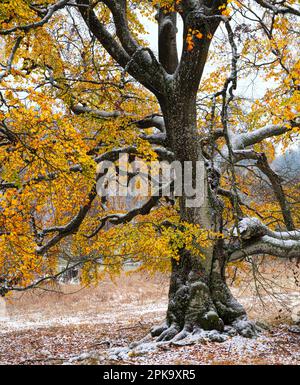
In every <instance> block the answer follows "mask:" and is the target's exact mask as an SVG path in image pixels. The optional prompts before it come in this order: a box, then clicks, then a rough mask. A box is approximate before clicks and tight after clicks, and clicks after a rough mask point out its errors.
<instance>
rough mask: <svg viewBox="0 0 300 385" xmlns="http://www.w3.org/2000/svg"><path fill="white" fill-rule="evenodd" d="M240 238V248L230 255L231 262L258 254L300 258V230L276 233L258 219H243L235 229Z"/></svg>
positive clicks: (235, 233)
mask: <svg viewBox="0 0 300 385" xmlns="http://www.w3.org/2000/svg"><path fill="white" fill-rule="evenodd" d="M233 234H234V235H235V236H238V235H239V236H240V238H241V240H242V242H241V244H240V247H239V248H238V249H236V250H234V251H233V252H231V254H230V261H235V260H238V259H243V258H245V257H247V256H252V255H257V254H269V255H273V256H277V257H280V258H299V257H300V230H295V231H274V230H271V229H269V228H268V227H267V226H266V225H264V224H263V223H262V222H261V221H259V220H258V219H257V218H243V219H242V220H241V221H240V222H239V225H238V230H237V229H234V233H233Z"/></svg>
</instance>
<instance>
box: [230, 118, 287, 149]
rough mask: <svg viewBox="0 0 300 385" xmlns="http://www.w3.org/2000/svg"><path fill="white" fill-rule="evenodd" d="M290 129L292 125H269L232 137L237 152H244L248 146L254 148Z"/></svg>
mask: <svg viewBox="0 0 300 385" xmlns="http://www.w3.org/2000/svg"><path fill="white" fill-rule="evenodd" d="M290 129H291V124H290V123H286V125H285V124H282V125H275V124H271V125H267V126H265V127H262V128H259V129H257V130H255V131H250V132H247V133H243V134H237V135H233V136H232V137H231V142H232V146H233V148H234V149H235V150H242V149H244V148H246V147H248V146H252V145H253V144H256V143H259V142H261V141H262V140H264V139H266V138H270V137H272V136H278V135H282V134H284V133H285V132H287V131H289V130H290Z"/></svg>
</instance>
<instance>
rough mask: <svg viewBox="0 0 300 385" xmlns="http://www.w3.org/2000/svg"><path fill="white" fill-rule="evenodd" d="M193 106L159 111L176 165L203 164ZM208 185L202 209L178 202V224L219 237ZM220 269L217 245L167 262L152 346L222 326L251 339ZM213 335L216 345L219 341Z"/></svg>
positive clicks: (186, 101) (190, 102)
mask: <svg viewBox="0 0 300 385" xmlns="http://www.w3.org/2000/svg"><path fill="white" fill-rule="evenodd" d="M195 106H196V103H195V99H194V98H189V97H188V98H182V96H181V97H179V99H176V100H175V101H174V100H173V101H172V102H170V103H168V105H167V106H166V108H162V110H163V111H165V122H166V128H167V132H168V137H169V140H170V144H171V147H172V150H173V151H174V153H175V156H176V159H177V160H179V161H180V162H181V163H182V164H183V162H184V161H192V162H193V163H194V162H196V161H201V160H202V161H203V160H204V159H203V156H202V152H201V147H200V144H199V143H200V141H199V140H198V139H199V137H198V136H199V135H198V133H197V127H196V107H195ZM207 173H208V171H206V174H207ZM209 179H210V178H208V175H205V178H204V186H203V187H202V188H203V191H202V193H203V194H204V203H203V204H202V206H201V207H187V206H186V197H185V196H182V197H181V198H180V215H181V220H182V221H187V222H189V223H192V224H200V225H201V226H202V227H204V228H206V229H212V230H214V231H216V232H219V231H221V230H222V204H221V202H220V201H219V200H218V199H217V197H216V195H215V194H214V191H213V189H212V188H211V186H210V183H209ZM200 246H201V245H200ZM224 266H225V258H224V249H223V241H222V239H220V240H218V241H216V243H215V245H214V246H213V247H211V248H210V249H208V250H206V251H205V259H204V260H203V259H201V258H199V257H197V256H193V255H192V254H191V253H190V252H189V251H187V250H186V249H182V250H180V260H179V262H178V261H175V260H173V261H172V274H171V282H170V289H169V303H168V311H167V317H166V324H164V325H163V326H161V327H158V328H155V329H153V331H152V335H153V336H158V340H170V339H175V340H181V339H183V338H185V337H186V336H187V335H189V334H191V333H192V334H194V335H195V334H197V333H198V332H199V331H200V330H217V331H219V332H223V331H224V328H225V326H226V325H231V326H233V328H234V329H236V330H237V331H238V332H239V333H240V334H242V335H244V336H247V337H250V336H253V334H254V333H255V330H254V326H253V325H252V324H251V323H250V322H248V321H246V313H245V310H244V309H243V307H242V306H241V305H240V304H239V303H238V302H237V301H236V300H235V298H234V297H233V296H232V294H231V292H230V290H229V288H228V286H227V284H226V281H225V276H224ZM225 330H230V328H228V327H227V328H225ZM214 335H215V339H217V340H218V338H219V337H220V336H219V337H218V335H217V334H216V333H215V334H214ZM216 335H217V337H216Z"/></svg>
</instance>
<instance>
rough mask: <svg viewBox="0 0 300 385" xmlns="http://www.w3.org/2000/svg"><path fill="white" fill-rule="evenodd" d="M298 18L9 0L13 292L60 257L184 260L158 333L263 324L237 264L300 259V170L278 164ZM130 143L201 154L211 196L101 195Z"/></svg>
mask: <svg viewBox="0 0 300 385" xmlns="http://www.w3.org/2000/svg"><path fill="white" fill-rule="evenodd" d="M299 16H300V10H299V7H298V5H297V1H296V0H284V1H280V2H278V1H275V0H233V1H230V2H229V1H228V0H176V1H171V0H162V1H159V0H152V1H136V0H131V1H129V0H127V1H126V0H103V1H97V0H95V1H94V0H59V1H58V0H35V1H31V0H19V1H15V0H5V1H2V2H1V4H0V38H1V47H2V48H3V53H2V54H1V55H2V56H1V66H2V69H1V72H0V80H1V88H0V97H1V98H0V103H1V110H0V162H1V164H0V167H1V169H0V172H1V174H0V191H1V199H0V285H1V288H0V290H1V294H2V295H6V294H7V293H9V292H10V291H12V290H25V289H27V288H30V287H36V286H39V285H42V284H43V283H44V282H45V281H46V282H47V281H48V280H50V279H54V278H57V277H58V276H59V274H61V273H60V272H59V271H58V257H60V258H64V259H65V260H66V261H67V263H66V265H65V266H66V269H68V268H69V266H70V264H71V265H74V264H75V265H80V266H81V267H82V273H81V279H82V281H83V283H91V282H94V281H97V279H99V278H101V275H102V274H104V273H107V272H108V273H109V274H114V273H118V272H120V271H121V270H122V266H123V264H124V261H126V260H128V259H130V260H131V261H132V260H133V261H137V262H139V263H140V264H141V266H142V268H145V269H149V270H151V271H155V270H161V271H166V270H168V269H169V268H171V278H170V290H169V304H168V310H167V315H166V322H165V323H164V324H163V325H162V326H159V327H155V328H154V329H153V330H152V335H153V337H156V338H157V339H158V340H171V339H173V340H182V339H187V338H191V336H193V335H195V336H196V335H197V334H198V332H199V331H201V330H217V331H218V332H221V333H222V332H223V331H224V328H225V331H226V330H229V329H230V327H231V328H233V329H235V330H236V331H237V332H239V333H240V334H241V335H243V336H246V337H251V336H253V335H254V334H255V332H256V330H255V326H254V324H253V323H252V322H251V321H248V320H247V316H246V313H245V310H244V309H243V307H242V306H241V305H240V304H239V303H238V302H237V300H236V299H235V298H234V297H233V295H232V294H231V292H230V290H229V288H228V286H227V284H226V280H225V277H226V266H227V265H228V263H236V262H237V261H238V263H247V262H240V261H251V260H253V258H256V256H257V257H258V256H259V255H262V254H263V255H269V256H272V257H279V258H289V259H290V258H299V257H300V230H297V227H298V228H299V226H300V216H299V206H298V205H299V195H298V190H299V180H297V178H296V179H295V178H292V177H290V176H289V175H288V174H286V175H279V173H278V171H276V170H275V169H274V167H272V166H271V163H272V161H273V160H274V158H275V156H276V155H278V153H283V152H285V151H286V150H287V149H288V147H289V146H290V144H291V143H295V142H296V141H297V136H298V134H299V125H300V121H299V120H300V116H299V109H300V108H299V101H300V95H299V92H300V91H299V87H300V80H299V73H300V62H299V57H297V56H298V55H297V51H298V52H299ZM147 18H148V19H150V20H151V23H152V24H151V23H150V22H148V23H150V24H149V25H151V26H152V28H154V25H155V24H154V23H156V24H157V29H158V49H157V52H153V51H152V50H151V49H150V48H149V46H148V45H147V43H145V41H144V40H145V35H144V33H145V31H144V26H143V23H144V22H145V20H146V19H147ZM179 20H181V22H180V23H181V25H183V27H180V28H179V25H180V24H178V23H179ZM178 31H180V33H182V36H177V35H178V34H179V32H178ZM180 41H181V43H180V46H181V45H182V52H181V53H180V52H178V45H179V44H178V42H180ZM247 79H248V81H249V82H250V83H251V82H253V84H254V86H253V88H254V91H253V93H252V97H251V96H249V94H247V95H246V91H245V94H244V95H243V92H241V88H239V84H240V83H241V82H245V81H246V80H247ZM249 79H250V80H249ZM262 84H263V86H262ZM244 90H245V88H244ZM120 153H128V154H129V156H130V159H131V160H133V159H135V157H136V156H138V157H140V158H142V159H145V160H147V161H150V160H153V159H154V160H155V159H159V160H168V161H173V160H176V161H179V162H180V163H181V164H183V163H184V162H185V161H191V162H192V164H196V162H197V161H203V162H204V164H205V178H204V182H203V185H202V186H201V190H202V191H203V192H204V199H205V200H204V204H203V205H201V206H200V207H188V206H187V204H186V197H185V196H184V195H183V196H181V197H179V198H177V199H175V200H173V199H170V197H164V196H163V195H164V194H163V193H162V194H161V196H159V197H156V196H149V198H148V199H146V200H145V199H144V200H142V201H141V200H138V199H137V200H136V203H137V206H136V207H133V203H134V202H133V201H131V202H130V208H129V209H128V207H127V209H126V207H125V206H124V207H121V206H120V204H119V203H116V202H113V201H112V199H109V198H104V197H100V196H99V195H98V194H97V191H96V184H95V182H96V180H97V179H99V177H100V176H103V173H102V174H99V173H98V174H97V173H96V169H97V164H100V162H101V161H104V160H111V161H115V162H117V160H118V155H119V154H120ZM193 175H194V176H195V173H194V174H193ZM132 177H134V175H132ZM194 182H196V181H194ZM195 185H196V183H195ZM118 205H119V206H118ZM101 265H103V267H102V268H101V269H99V266H101ZM220 335H221V334H220ZM215 338H216V337H215Z"/></svg>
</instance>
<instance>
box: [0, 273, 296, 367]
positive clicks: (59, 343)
mask: <svg viewBox="0 0 300 385" xmlns="http://www.w3.org/2000/svg"><path fill="white" fill-rule="evenodd" d="M266 282H267V281H266ZM278 282H279V283H278ZM252 283H253V282H251V284H249V283H248V284H247V282H246V283H244V284H243V285H239V288H235V287H233V288H232V290H233V292H234V294H235V295H236V296H237V298H238V299H239V300H240V301H241V302H242V303H243V305H244V306H245V307H246V308H247V310H248V313H249V316H250V318H251V319H253V320H255V321H258V320H259V321H260V322H261V326H263V327H264V331H263V332H262V333H261V334H260V335H259V336H258V337H257V338H255V339H245V338H242V337H240V336H235V337H231V338H230V339H228V340H227V341H225V342H223V343H216V342H214V343H212V342H208V341H204V342H203V343H199V344H197V345H191V346H184V347H178V346H170V345H168V346H167V345H161V346H154V345H149V346H148V347H147V348H145V349H140V350H139V351H136V350H135V351H134V350H129V351H128V349H126V347H128V346H129V345H130V343H131V342H133V341H137V340H139V339H141V338H142V337H144V336H145V335H146V334H147V333H148V332H149V330H150V328H151V327H152V326H153V325H156V324H159V323H161V322H162V321H163V319H164V316H165V312H166V307H167V287H168V277H167V276H165V275H157V276H155V277H149V276H148V275H147V274H145V273H135V274H132V275H127V274H124V275H122V276H121V277H120V278H118V279H117V280H116V281H115V282H114V283H112V282H111V281H110V280H108V279H107V280H104V281H102V282H101V283H100V284H99V286H97V287H96V288H95V287H94V288H84V289H83V288H80V287H79V286H78V285H74V284H73V285H72V284H69V285H60V286H48V287H47V288H45V289H46V290H43V291H40V290H39V291H29V292H25V293H21V294H20V293H19V294H15V295H14V296H13V297H11V298H9V299H7V300H6V314H5V315H4V313H3V311H2V317H0V364H56V365H57V364H213V365H217V364H221V365H235V364H300V349H299V346H300V334H298V333H295V332H292V331H290V325H291V323H292V320H291V312H292V310H293V308H295V304H297V303H298V305H299V304H300V298H299V288H297V287H296V286H295V285H293V283H291V284H289V285H286V284H285V286H283V285H282V282H280V280H279V281H278V277H277V284H278V286H277V292H275V291H274V292H273V296H269V295H268V296H267V295H266V292H265V293H264V295H261V296H258V294H257V292H253V291H252V289H251V287H252V286H253V285H252ZM285 283H286V280H285ZM256 286H257V284H256ZM279 288H280V290H279ZM264 290H266V289H264ZM67 293H68V294H67ZM268 294H270V293H268ZM259 297H260V298H259ZM298 305H297V308H298ZM117 350H119V354H115V353H116V351H117Z"/></svg>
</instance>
